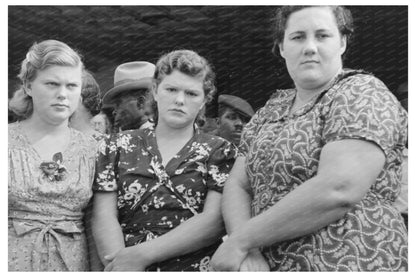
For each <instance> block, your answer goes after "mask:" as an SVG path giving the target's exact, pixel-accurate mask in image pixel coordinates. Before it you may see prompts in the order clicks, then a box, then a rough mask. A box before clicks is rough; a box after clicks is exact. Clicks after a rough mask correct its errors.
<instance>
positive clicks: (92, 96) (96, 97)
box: [81, 70, 101, 116]
mask: <svg viewBox="0 0 416 277" xmlns="http://www.w3.org/2000/svg"><path fill="white" fill-rule="evenodd" d="M81 99H82V105H83V106H84V107H85V108H86V109H87V110H88V111H89V112H90V113H91V115H92V116H94V115H96V114H98V113H100V109H101V91H100V86H99V85H98V83H97V81H96V80H95V78H94V76H93V75H92V73H91V72H89V71H88V70H84V72H83V74H82V89H81Z"/></svg>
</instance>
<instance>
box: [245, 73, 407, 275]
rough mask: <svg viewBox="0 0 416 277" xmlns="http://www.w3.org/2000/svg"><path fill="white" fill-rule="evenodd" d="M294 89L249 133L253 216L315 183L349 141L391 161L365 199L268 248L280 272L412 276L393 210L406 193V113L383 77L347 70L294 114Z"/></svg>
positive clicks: (258, 117)
mask: <svg viewBox="0 0 416 277" xmlns="http://www.w3.org/2000/svg"><path fill="white" fill-rule="evenodd" d="M295 94H296V91H295V90H293V89H292V90H282V91H278V92H277V93H276V94H274V95H273V96H272V97H271V99H270V100H269V101H268V102H267V103H266V105H265V106H264V107H263V108H262V109H260V110H259V111H258V112H257V113H256V114H255V116H254V117H253V118H252V120H251V121H250V123H249V124H248V125H246V128H245V130H244V132H243V134H242V142H241V144H240V150H241V155H243V156H245V157H246V171H247V174H248V178H249V181H250V184H251V189H252V192H253V199H252V203H251V206H252V214H253V216H256V215H258V214H261V213H262V212H264V211H266V210H267V209H269V208H270V207H272V206H273V205H274V204H275V203H277V202H278V201H279V200H280V199H282V198H283V197H285V195H287V194H288V193H289V192H291V191H292V190H294V189H295V188H296V187H297V186H300V185H302V183H303V182H305V181H306V180H308V179H310V178H312V177H314V176H315V175H316V173H317V169H318V165H319V156H320V153H321V150H322V148H323V146H324V145H325V144H327V143H329V142H332V141H337V140H342V139H360V140H366V141H370V142H373V143H375V144H377V145H378V146H379V147H380V149H381V150H382V151H383V152H384V154H385V156H386V162H385V165H384V168H383V170H382V172H381V173H380V174H379V176H378V178H377V180H376V182H375V183H374V184H373V185H372V186H371V188H370V189H369V191H368V192H367V193H366V195H365V196H364V198H363V199H362V200H361V201H360V202H359V203H357V204H356V205H355V206H354V208H352V209H351V210H350V211H349V212H348V213H346V214H345V216H344V217H343V218H341V219H339V220H337V221H335V222H333V223H331V224H330V225H328V226H326V227H324V228H321V229H320V230H318V231H316V232H315V233H312V234H310V235H305V236H302V237H298V238H296V239H292V240H290V241H284V242H281V243H276V244H273V245H271V246H269V247H264V248H263V249H262V251H263V254H264V255H265V256H266V257H267V259H268V262H269V265H270V267H271V269H272V270H274V271H403V270H407V263H408V260H407V259H408V258H407V257H408V249H407V243H408V241H407V231H406V229H405V225H404V223H403V219H402V218H401V216H400V213H399V212H398V211H397V210H396V209H395V208H393V206H392V203H393V202H394V201H395V200H396V198H397V196H398V194H399V192H400V177H401V176H400V175H401V169H400V165H401V161H402V150H403V148H404V146H405V142H406V139H407V114H406V111H405V110H404V109H402V108H401V106H400V104H399V102H398V101H397V99H396V98H395V97H394V96H393V95H392V94H391V92H389V90H388V89H387V88H386V86H385V85H384V84H383V83H382V82H381V81H380V80H378V79H377V78H375V77H374V76H372V75H370V74H365V73H364V72H360V71H351V70H348V71H343V72H342V73H341V74H340V75H339V76H337V78H336V80H335V81H334V83H333V84H332V86H331V87H330V89H328V90H327V91H324V92H322V93H321V94H320V95H317V96H316V97H315V98H314V99H312V100H311V101H310V102H309V103H308V104H306V105H305V106H304V107H302V108H301V109H299V110H297V111H296V112H294V113H293V114H292V115H290V114H289V110H290V108H291V106H292V104H293V101H294V98H295Z"/></svg>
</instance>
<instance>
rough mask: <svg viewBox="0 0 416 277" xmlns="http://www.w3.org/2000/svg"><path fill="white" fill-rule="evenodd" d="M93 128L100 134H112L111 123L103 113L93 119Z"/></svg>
mask: <svg viewBox="0 0 416 277" xmlns="http://www.w3.org/2000/svg"><path fill="white" fill-rule="evenodd" d="M90 123H91V126H92V128H94V130H95V131H97V132H100V133H101V134H110V133H111V123H110V120H109V118H108V117H107V115H106V114H105V113H104V112H103V111H101V112H100V113H99V114H97V115H95V116H93V117H92V118H91V121H90Z"/></svg>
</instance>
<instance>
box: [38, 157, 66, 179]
mask: <svg viewBox="0 0 416 277" xmlns="http://www.w3.org/2000/svg"><path fill="white" fill-rule="evenodd" d="M52 160H53V161H51V162H43V163H41V164H40V169H41V170H42V172H43V177H44V178H46V179H48V180H49V181H51V182H55V181H62V180H64V179H65V177H66V172H67V170H66V168H65V166H63V165H62V160H63V157H62V153H61V152H58V153H55V155H53V157H52Z"/></svg>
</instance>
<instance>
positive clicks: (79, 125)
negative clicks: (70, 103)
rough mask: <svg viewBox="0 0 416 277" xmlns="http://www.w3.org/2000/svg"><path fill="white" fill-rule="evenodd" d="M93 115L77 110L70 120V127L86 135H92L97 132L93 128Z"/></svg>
mask: <svg viewBox="0 0 416 277" xmlns="http://www.w3.org/2000/svg"><path fill="white" fill-rule="evenodd" d="M91 118H92V115H91V114H90V113H87V112H82V111H81V110H77V111H76V112H75V113H74V114H73V115H72V116H71V118H70V121H69V126H71V127H72V128H74V129H75V130H78V131H80V132H82V133H84V134H86V135H92V134H93V133H95V130H94V129H93V128H92V126H91V123H90V122H91Z"/></svg>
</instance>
